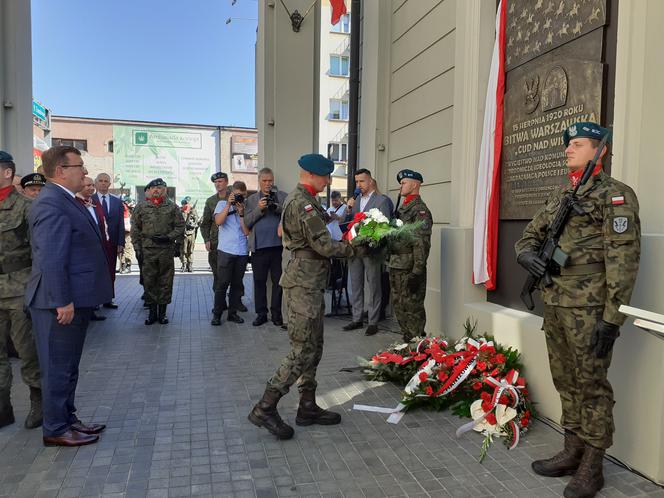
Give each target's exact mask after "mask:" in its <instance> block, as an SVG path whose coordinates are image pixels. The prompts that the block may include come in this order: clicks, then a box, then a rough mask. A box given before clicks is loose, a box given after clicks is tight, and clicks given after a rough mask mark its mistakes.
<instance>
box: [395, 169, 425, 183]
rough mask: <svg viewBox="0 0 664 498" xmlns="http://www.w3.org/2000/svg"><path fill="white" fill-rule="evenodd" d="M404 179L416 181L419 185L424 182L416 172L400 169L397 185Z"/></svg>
mask: <svg viewBox="0 0 664 498" xmlns="http://www.w3.org/2000/svg"><path fill="white" fill-rule="evenodd" d="M404 178H410V179H411V180H417V181H418V182H420V183H422V182H424V178H422V175H421V174H419V173H418V172H417V171H413V170H412V169H402V170H401V171H399V172H398V173H397V183H401V180H403V179H404Z"/></svg>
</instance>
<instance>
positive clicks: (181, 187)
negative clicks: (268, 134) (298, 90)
mask: <svg viewBox="0 0 664 498" xmlns="http://www.w3.org/2000/svg"><path fill="white" fill-rule="evenodd" d="M51 141H52V145H71V146H74V147H77V148H78V149H79V150H81V152H82V154H83V159H84V160H85V164H86V167H87V169H88V172H89V175H90V176H91V177H93V178H94V177H95V176H96V175H98V174H99V173H102V172H103V173H108V174H109V175H110V176H111V179H112V180H113V183H114V185H113V186H114V188H115V189H119V188H121V187H122V188H123V189H124V192H125V193H129V195H130V196H131V197H132V198H134V199H140V198H141V195H142V191H143V186H144V185H145V184H146V183H147V182H148V181H150V180H151V179H152V178H156V177H163V178H164V180H166V182H167V183H168V185H169V187H172V188H174V192H175V194H174V195H175V196H176V198H177V199H176V200H178V201H179V200H180V199H181V198H183V197H184V196H190V197H191V198H192V199H193V200H198V202H199V204H201V205H202V204H203V203H204V201H205V199H206V198H207V197H208V196H209V195H210V193H211V192H212V191H213V188H212V186H211V184H210V175H211V174H212V173H214V172H216V171H224V172H226V173H228V175H229V181H230V182H231V183H232V182H233V181H236V180H241V181H244V182H245V183H246V184H247V188H248V189H250V190H256V189H257V176H256V172H257V168H258V159H257V152H258V145H257V133H256V130H255V129H253V128H238V127H223V126H222V127H219V126H203V125H192V124H177V123H157V122H146V121H125V120H110V119H94V118H78V117H68V116H53V117H52V120H51Z"/></svg>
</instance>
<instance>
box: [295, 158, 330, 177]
mask: <svg viewBox="0 0 664 498" xmlns="http://www.w3.org/2000/svg"><path fill="white" fill-rule="evenodd" d="M297 164H299V165H300V168H302V169H303V170H305V171H308V172H309V173H313V174H314V175H318V176H327V175H331V174H332V172H333V171H334V163H333V162H332V161H330V160H329V159H328V158H327V157H325V156H321V155H320V154H305V155H303V156H302V157H301V158H300V159H298V160H297Z"/></svg>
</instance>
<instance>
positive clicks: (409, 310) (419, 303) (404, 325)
mask: <svg viewBox="0 0 664 498" xmlns="http://www.w3.org/2000/svg"><path fill="white" fill-rule="evenodd" d="M410 275H411V272H409V271H408V270H397V269H394V268H390V289H391V299H392V310H393V311H394V315H395V316H396V318H397V322H399V327H400V328H401V333H402V334H403V339H404V340H405V341H409V340H410V339H412V338H413V337H419V336H423V335H424V334H425V332H424V326H425V325H426V323H427V314H426V311H425V310H424V298H425V296H426V293H427V276H426V273H425V274H424V275H422V276H421V277H420V279H419V282H420V284H419V286H418V288H417V290H416V291H415V292H411V290H410V289H409V287H408V280H409V278H410Z"/></svg>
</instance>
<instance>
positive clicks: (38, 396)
mask: <svg viewBox="0 0 664 498" xmlns="http://www.w3.org/2000/svg"><path fill="white" fill-rule="evenodd" d="M43 422H44V415H43V412H42V391H41V389H39V388H38V387H31V388H30V411H29V412H28V416H27V417H26V418H25V423H24V425H25V428H26V429H36V428H37V427H41V425H42V423H43Z"/></svg>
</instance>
